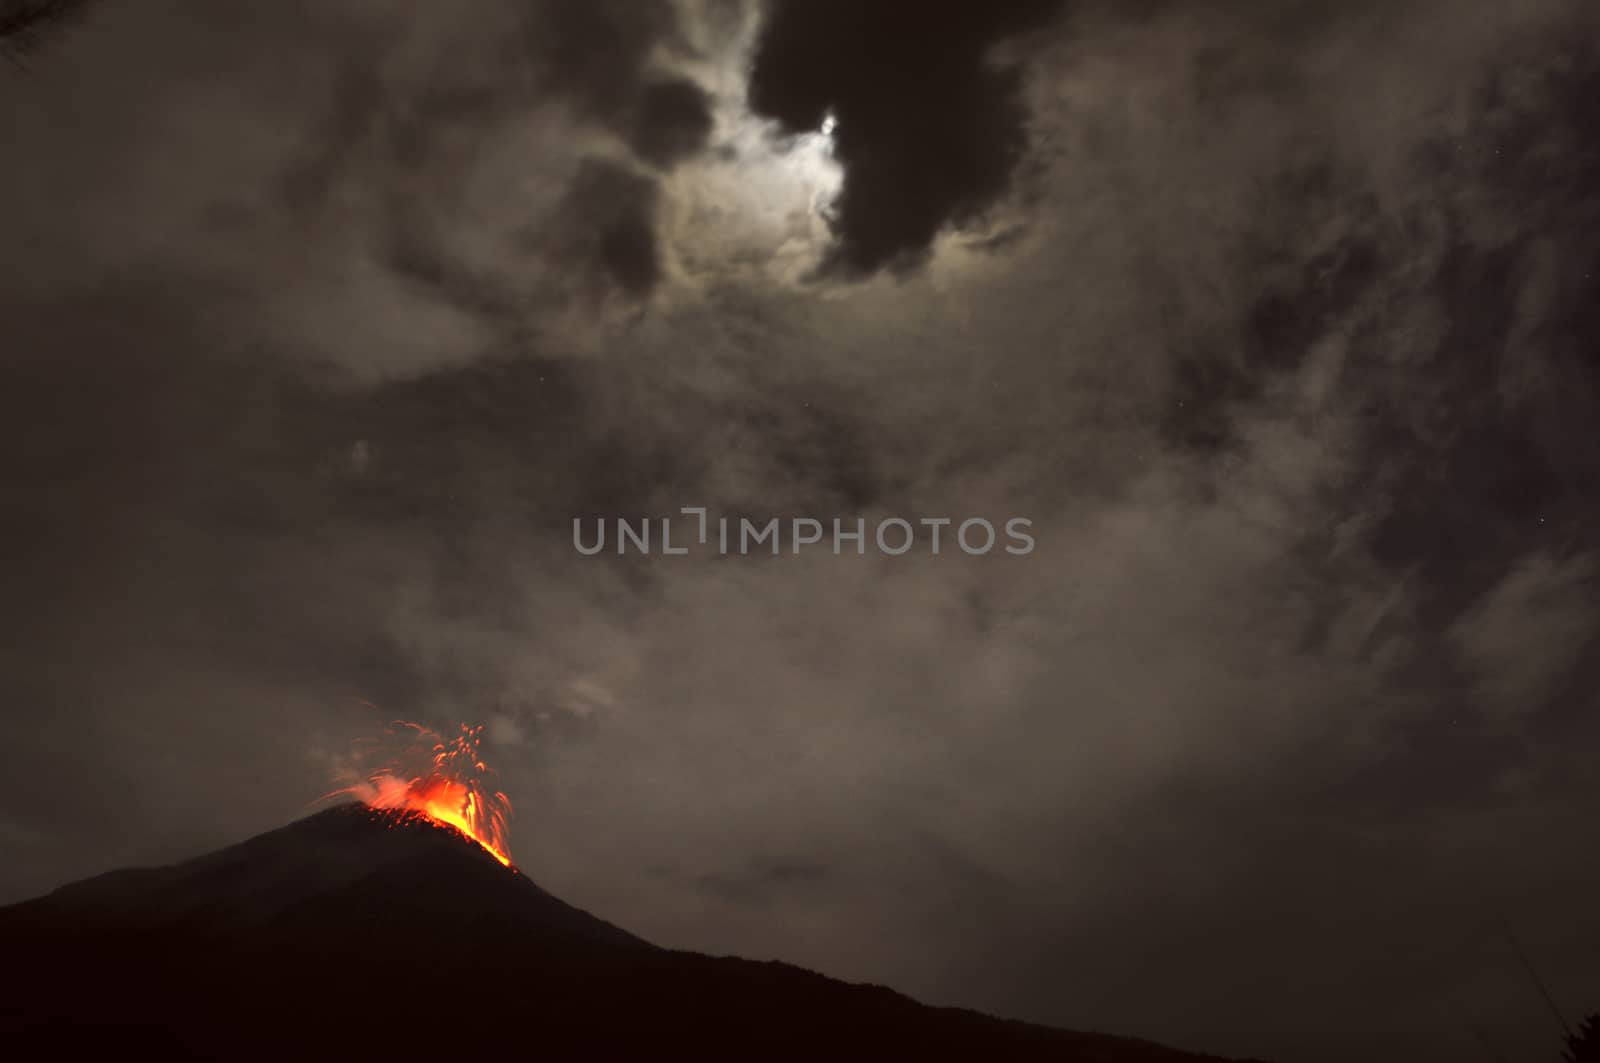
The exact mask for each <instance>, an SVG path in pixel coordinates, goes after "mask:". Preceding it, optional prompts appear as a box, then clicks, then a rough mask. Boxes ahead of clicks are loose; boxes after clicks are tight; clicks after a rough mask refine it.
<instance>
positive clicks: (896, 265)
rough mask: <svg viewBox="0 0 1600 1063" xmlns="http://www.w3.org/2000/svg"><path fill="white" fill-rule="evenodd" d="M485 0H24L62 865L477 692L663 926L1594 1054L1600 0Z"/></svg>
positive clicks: (2, 111)
mask: <svg viewBox="0 0 1600 1063" xmlns="http://www.w3.org/2000/svg"><path fill="white" fill-rule="evenodd" d="M448 7H449V9H448V10H446V9H445V6H444V5H421V4H416V3H406V2H403V0H342V2H338V3H321V2H318V3H313V2H310V0H304V2H299V0H297V2H290V3H281V4H273V5H262V4H250V3H246V2H244V0H211V2H205V3H202V2H200V0H148V2H146V3H140V4H135V3H132V2H131V0H96V2H82V0H76V2H68V3H43V2H41V0H0V145H3V148H4V158H5V164H4V165H3V166H0V321H3V322H4V325H5V329H4V333H3V335H4V341H3V345H0V358H3V364H4V378H3V381H0V417H3V418H4V420H5V423H6V424H7V425H8V426H9V428H10V432H11V439H12V441H13V442H12V445H11V446H10V447H9V448H7V450H6V452H5V454H6V458H5V461H6V463H7V464H6V466H5V468H4V470H3V471H4V472H5V474H6V475H5V482H6V483H7V484H8V485H9V492H8V498H7V502H6V505H5V519H4V520H0V566H3V572H0V576H3V580H4V587H5V588H6V593H5V595H4V596H3V599H0V601H3V604H0V609H3V610H4V611H5V617H6V631H7V633H8V637H7V638H6V639H5V640H4V643H3V645H4V654H5V656H4V662H3V666H0V683H3V684H4V685H3V686H0V700H3V702H4V704H5V705H6V706H7V709H6V712H7V717H6V718H7V721H8V723H9V724H10V728H9V730H10V733H11V735H12V745H11V750H12V752H11V754H10V756H9V760H8V764H7V769H8V770H6V771H4V772H3V773H0V852H3V853H4V854H5V859H4V860H3V861H0V905H5V904H9V903H13V902H16V901H21V900H23V899H25V898H29V897H34V896H37V895H40V894H43V893H46V892H47V891H49V890H51V889H53V888H54V887H56V886H59V885H61V884H63V883H68V882H73V881H76V880H80V879H83V878H85V877H88V876H91V875H94V874H97V873H100V872H104V871H109V870H112V869H116V868H123V867H130V866H147V865H159V864H165V863H171V862H174V861H178V860H181V859H187V858H190V857H193V856H195V855H197V854H200V853H204V852H208V851H211V850H214V849H217V848H219V847H221V846H224V845H227V844H232V843H233V842H236V841H238V840H240V839H242V838H246V837H250V836H253V835H256V834H259V833H262V832H264V831H268V830H271V829H273V828H276V827H279V826H281V825H283V824H285V823H289V822H291V821H294V820H297V819H299V818H300V817H301V816H302V815H304V814H305V813H306V812H308V811H310V810H312V809H313V808H314V807H315V804H314V803H315V801H316V800H317V799H318V798H319V797H320V796H322V795H324V794H326V793H328V792H329V791H330V790H331V789H333V788H335V787H336V786H344V785H348V784H349V781H350V780H351V779H352V778H354V779H358V780H359V779H360V778H362V777H364V775H365V774H366V773H367V772H368V771H369V770H370V768H371V767H372V764H371V763H370V762H369V761H370V758H371V757H372V755H373V749H374V746H373V743H374V741H375V740H376V739H378V738H379V737H380V736H381V735H382V733H383V730H384V728H385V727H386V726H387V725H389V723H390V721H394V720H406V721H414V722H416V723H418V724H420V725H426V727H428V728H431V729H433V730H436V731H438V732H439V733H441V734H453V733H455V730H456V729H457V728H458V727H459V726H460V725H463V724H465V725H469V726H478V725H481V726H482V728H483V731H482V732H481V743H482V754H483V759H484V761H485V763H486V764H487V765H489V766H491V767H492V770H493V777H492V785H489V783H487V782H485V786H486V787H487V788H486V789H484V790H483V791H482V793H483V794H492V791H493V790H495V789H499V790H503V792H504V794H505V795H507V796H508V798H509V803H510V805H511V807H512V808H513V810H514V811H513V814H512V815H511V816H510V818H509V820H508V823H507V830H508V833H509V848H510V851H511V852H512V853H513V854H514V855H515V857H516V859H517V862H518V863H519V864H522V865H525V866H526V867H527V869H528V871H529V874H530V875H531V877H533V878H534V879H535V880H536V881H538V882H539V883H540V884H541V886H543V887H544V888H546V889H548V890H550V892H552V893H553V894H555V895H556V896H559V897H561V898H563V899H564V900H566V901H568V902H570V903H572V904H574V905H577V906H579V907H581V908H583V909H585V910H588V911H593V912H597V913H601V914H602V915H603V916H604V917H605V918H607V919H612V920H615V921H616V922H617V924H618V925H621V926H625V927H627V928H629V929H630V930H632V931H634V932H636V933H638V934H639V935H640V936H641V937H643V938H645V939H647V940H650V941H653V942H657V943H659V944H662V945H664V946H668V947H675V948H683V949H689V950H695V951H699V952H706V953H713V954H716V953H728V954H736V955H740V956H745V957H748V958H754V959H766V958H771V959H779V960H782V961H784V962H787V963H792V964H795V965H797V966H800V967H804V968H807V969H810V970H815V971H817V972H820V973H822V974H824V975H827V976H829V977H833V978H838V979H843V980H847V981H852V982H873V983H881V984H886V985H890V986H893V987H895V988H896V989H897V990H900V991H903V992H905V993H907V994H909V995H911V996H913V997H915V998H916V999H918V1000H921V1001H925V1002H928V1003H931V1004H936V1005H949V1006H959V1007H964V1008H972V1009H976V1010H980V1011H983V1012H986V1013H990V1014H994V1015H998V1016H1002V1017H1005V1018H1013V1019H1019V1020H1026V1021H1028V1022H1034V1023H1041V1024H1047V1025H1051V1026H1057V1027H1062V1028H1066V1029H1074V1030H1104V1031H1109V1032H1114V1033H1117V1034H1126V1035H1129V1036H1136V1037H1141V1038H1149V1039H1151V1040H1153V1041H1158V1042H1161V1043H1165V1044H1173V1045H1179V1046H1182V1047H1184V1048H1187V1049H1192V1050H1195V1051H1205V1052H1210V1053H1215V1054H1218V1055H1223V1056H1233V1057H1259V1058H1270V1059H1274V1060H1278V1061H1281V1063H1334V1061H1341V1060H1350V1059H1363V1060H1372V1061H1375V1063H1384V1061H1387V1060H1396V1061H1400V1060H1403V1061H1405V1063H1429V1061H1434V1060H1437V1061H1441V1063H1442V1061H1445V1060H1456V1059H1460V1058H1474V1057H1485V1058H1486V1057H1487V1056H1490V1055H1495V1054H1498V1055H1501V1056H1504V1057H1505V1058H1506V1059H1508V1060H1513V1061H1516V1063H1521V1061H1523V1060H1528V1061H1536V1060H1551V1061H1554V1060H1556V1059H1559V1057H1560V1053H1561V1031H1560V1029H1559V1024H1558V1022H1557V1019H1556V1014H1557V1013H1558V1014H1559V1015H1560V1016H1562V1021H1565V1022H1567V1023H1569V1024H1571V1025H1573V1026H1576V1024H1577V1023H1578V1022H1579V1021H1580V1020H1581V1019H1582V1017H1583V1016H1585V1015H1589V1014H1593V1013H1595V1012H1596V1011H1597V1010H1600V905H1597V904H1596V902H1595V898H1596V897H1600V855H1597V853H1600V850H1597V849H1596V846H1595V845H1594V844H1593V841H1592V838H1593V835H1594V833H1595V824H1596V823H1597V822H1600V771H1597V769H1596V767H1595V764H1596V758H1595V753H1596V751H1597V749H1600V713H1597V712H1596V708H1597V699H1600V593H1597V592H1600V519H1597V518H1600V502H1597V499H1600V442H1597V441H1596V436H1595V426H1596V425H1597V424H1600V313H1597V311H1596V307H1597V305H1600V261H1597V259H1600V92H1597V90H1600V35H1597V33H1596V31H1597V30H1600V22H1597V19H1600V12H1597V11H1595V10H1594V9H1593V8H1594V5H1592V4H1587V3H1584V2H1582V0H1529V2H1526V3H1520V4H1515V5H1511V4H1499V3H1491V2H1489V0H1465V2H1464V0H1406V2H1405V3H1398V4H1396V3H1380V2H1378V0H1352V2H1347V3H1337V4H1336V3H1333V2H1331V0H1319V2H1311V0H1146V2H1141V3H1136V4H1130V3H1118V2H1115V0H1003V2H989V3H957V2H946V0H928V2H922V3H915V2H912V0H855V2H847V0H672V2H665V0H661V2H658V0H583V2H576V0H574V2H568V0H464V2H462V3H460V4H455V5H448ZM40 13H43V14H45V15H47V16H49V17H48V18H45V19H44V20H42V21H34V22H31V23H29V22H28V21H27V19H28V18H29V17H31V16H33V15H38V14H40ZM700 509H703V510H704V516H705V519H706V521H707V523H706V524H705V525H704V527H705V528H706V529H707V534H706V538H705V541H704V542H701V541H700V539H699V536H698V530H699V525H698V518H697V517H696V516H695V515H694V513H693V512H690V513H686V512H685V510H690V511H694V510H700ZM719 519H725V520H727V521H728V522H729V524H728V526H729V527H730V528H731V529H732V534H733V539H732V540H731V541H732V542H733V543H734V544H735V547H734V548H732V549H728V548H724V547H719V545H718V527H719V525H718V523H717V522H718V520H719ZM663 520H670V521H672V522H673V523H672V526H671V531H670V535H671V538H670V540H664V539H663V538H662V537H661V528H662V525H661V523H660V522H661V521H663ZM835 520H838V521H840V522H841V525H840V527H841V529H842V530H843V531H844V532H846V533H848V532H850V531H853V530H855V529H856V528H857V525H856V522H857V521H858V520H859V521H860V522H861V524H860V526H859V527H860V532H861V534H862V536H863V538H862V539H861V540H860V541H859V542H860V548H859V549H858V547H857V541H856V540H851V539H848V538H847V539H846V540H845V541H844V542H843V543H842V544H841V543H838V542H837V541H836V540H835V539H834V535H835V529H834V526H833V521H835ZM772 521H776V522H777V524H776V525H775V527H776V528H778V534H779V538H778V539H777V540H765V539H760V540H757V542H756V545H755V546H754V547H753V548H746V547H747V546H748V544H747V543H746V542H745V541H743V540H741V539H740V538H739V535H740V532H741V530H742V528H743V526H744V523H742V522H745V523H748V525H749V526H750V527H752V528H757V529H760V528H765V527H766V526H767V525H768V522H772ZM1015 521H1025V522H1026V523H1025V524H1014V523H1012V522H1015ZM575 522H576V525H575ZM642 522H649V524H648V526H649V527H650V528H651V532H652V535H653V538H652V539H651V540H650V543H649V548H648V549H637V548H627V547H628V542H627V540H625V539H624V538H623V536H622V535H621V533H620V529H621V528H624V527H626V528H629V529H638V528H640V527H644V526H645V525H644V524H643V523H642ZM807 522H810V523H807ZM941 522H948V523H941ZM813 523H814V525H815V528H814V529H813ZM902 525H903V530H902ZM575 527H576V529H577V530H575ZM596 527H604V528H606V529H607V530H608V531H609V533H610V538H609V539H608V540H607V542H606V545H605V548H604V549H602V550H600V551H598V552H590V551H588V550H586V549H584V548H583V545H582V544H583V543H584V542H587V541H588V540H586V539H583V538H582V536H583V535H592V534H593V531H594V529H595V528H596ZM985 527H987V528H988V530H989V532H990V533H992V535H993V540H992V545H990V546H987V547H986V548H984V549H981V550H980V549H976V548H974V547H975V544H981V543H982V542H983V541H984V529H985ZM885 529H887V531H885ZM813 530H815V532H816V535H817V538H816V539H812V538H810V536H811V534H812V532H813ZM935 531H937V532H938V533H939V534H940V535H942V536H943V539H942V540H941V542H942V546H941V548H940V549H939V550H938V551H937V552H935V550H934V548H933V543H932V533H934V532H935ZM580 532H581V535H580V534H579V533H580ZM1019 532H1020V533H1024V534H1025V535H1026V537H1027V548H1026V549H1023V548H1022V546H1021V544H1022V541H1023V540H1022V539H1021V538H1018V537H1017V536H1018V533H1019ZM907 533H909V535H910V538H909V539H907V540H906V544H905V549H904V550H901V549H900V548H899V546H900V539H901V538H904V537H905V536H906V534H907ZM883 535H887V538H883V537H881V536H883ZM575 536H577V538H575ZM619 540H620V541H622V543H623V546H624V548H625V549H624V551H623V552H622V553H618V552H617V548H618V542H619ZM668 543H670V544H671V547H672V548H670V549H669V548H667V545H668ZM683 544H687V545H688V547H689V549H688V552H687V553H678V548H679V547H680V546H681V545H683ZM774 544H776V548H775V547H774ZM797 544H798V545H797ZM836 547H837V549H836ZM1008 547H1010V548H1011V549H1009V550H1008V549H1007V548H1008ZM486 772H487V769H486ZM485 779H488V775H487V774H485ZM479 781H482V780H479ZM1530 969H1531V971H1532V972H1533V973H1531V974H1530ZM1541 983H1542V985H1543V987H1544V988H1543V989H1542V990H1541V988H1540V984H1541Z"/></svg>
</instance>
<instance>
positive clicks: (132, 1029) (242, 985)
mask: <svg viewBox="0 0 1600 1063" xmlns="http://www.w3.org/2000/svg"><path fill="white" fill-rule="evenodd" d="M0 957H3V959H4V963H5V967H6V969H7V972H8V975H7V978H6V980H7V981H8V982H10V983H11V986H10V988H9V989H8V990H7V991H6V992H5V993H4V994H3V995H0V1035H3V1037H4V1041H0V1043H5V1044H7V1045H8V1046H16V1045H22V1044H29V1045H34V1046H37V1047H38V1048H39V1049H41V1050H43V1051H44V1052H48V1053H49V1055H50V1056H51V1057H52V1058H77V1057H79V1056H81V1055H83V1054H84V1053H85V1052H87V1051H117V1052H119V1053H126V1052H129V1051H135V1052H143V1051H155V1052H159V1053H160V1055H161V1057H162V1058H165V1059H172V1058H193V1059H218V1058H264V1057H273V1058H294V1059H306V1058H342V1059H353V1058H357V1054H360V1055H364V1056H366V1057H367V1058H382V1057H383V1055H384V1054H389V1053H393V1054H397V1055H398V1056H399V1057H400V1058H423V1057H424V1056H428V1055H434V1056H436V1057H437V1056H438V1055H442V1054H448V1057H449V1058H474V1057H478V1058H501V1057H504V1058H513V1057H515V1058H531V1057H534V1056H538V1057H541V1058H545V1059H557V1060H566V1059H607V1060H610V1059H741V1060H757V1059H807V1060H815V1059H918V1060H925V1059H930V1058H937V1059H947V1058H957V1059H963V1058H964V1059H974V1060H1071V1061H1103V1063H1183V1061H1198V1060H1202V1059H1205V1058H1212V1057H1202V1056H1196V1055H1190V1054H1187V1053H1183V1052H1178V1051H1174V1050H1171V1049H1167V1048H1163V1047H1161V1046H1158V1045H1154V1044H1150V1043H1148V1042H1143V1041H1136V1040H1129V1039H1123V1038H1116V1037H1109V1036H1103V1035H1098V1034H1083V1033H1072V1032H1068V1031H1063V1030H1055V1029H1050V1028H1047V1027H1041V1026H1034V1025H1029V1024H1025V1023H1018V1022H1009V1021H1003V1020H1000V1019H994V1018H990V1017H987V1016H984V1015H980V1014H977V1013H975V1012H970V1011H963V1010H957V1009H950V1008H933V1007H926V1006H924V1005H921V1004H918V1003H917V1002H915V1001H913V1000H911V999H909V998H907V997H905V996H902V995H900V994H898V993H895V992H893V991H891V990H889V989H885V988H882V987H879V986H868V985H852V984H847V983H844V982H839V981H835V980H833V979H830V978H825V977H823V976H821V975H818V974H814V973H812V972H809V971H805V970H802V969H800V968H797V967H791V966H788V965H786V964H782V963H772V962H753V961H749V960H741V959H734V958H728V957H711V956H704V955H699V954H696V953H690V952H680V951H674V950H670V949H664V948H659V947H657V946H654V945H652V944H650V943H648V942H646V941H643V940H641V939H640V938H637V937H635V936H633V935H632V934H629V933H627V932H626V931H624V930H621V929H619V928H617V927H615V926H613V925H611V924H610V923H607V922H605V921H604V920H602V919H598V918H596V917H595V916H592V915H590V914H588V913H586V912H583V911H580V910H579V909H577V908H574V907H572V906H571V905H568V904H566V903H564V902H563V901H561V900H559V899H557V898H556V897H553V896H551V895H550V894H549V893H546V892H545V891H544V890H541V889H540V888H539V887H538V886H536V885H535V884H534V883H533V882H532V881H530V880H529V879H528V877H527V876H526V875H524V874H522V873H521V872H519V871H517V870H515V869H510V868H507V867H504V866H502V865H501V863H500V862H499V861H498V859H497V858H496V857H495V855H494V854H493V853H491V852H489V851H487V850H485V849H484V848H483V847H481V846H480V845H478V844H477V843H476V842H474V841H472V840H470V839H469V838H467V837H465V836H464V835H462V834H460V833H459V832H457V831H455V830H454V829H452V828H450V827H448V826H441V825H439V824H437V823H433V822H430V821H427V820H425V819H419V818H414V817H413V818H407V817H397V816H394V815H390V814H385V813H379V812H375V811H374V810H372V809H370V808H368V807H366V806H364V805H361V804H352V805H343V806H339V807H336V808H331V809H328V810H327V811H324V812H321V813H318V814H316V815H313V816H310V817H309V818H307V819H303V820H301V821H299V822H297V823H294V824H291V825H289V826H287V827H284V828H281V829H279V830H275V831H272V832H269V833H267V834H263V835H260V836H258V837H256V838H253V839H251V840H249V841H246V842H243V843H241V844H239V845H235V846H232V847H230V848H227V849H223V850H220V851H218V852H215V853H212V854H210V855H207V856H203V857H200V858H198V859H195V860H191V861H188V862H186V863H181V864H176V865H173V866H170V867H161V868H146V869H135V870H126V871H116V872H112V873H110V874H106V875H101V876H99V877H97V878H92V879H87V880H85V881H83V882H79V883H75V884H73V885H69V886H64V887H62V888H61V889H58V890H56V891H55V892H53V893H51V894H48V895H46V896H43V897H39V898H37V899H34V900H31V901H25V902H23V903H21V904H17V905H12V906H10V907H8V908H0Z"/></svg>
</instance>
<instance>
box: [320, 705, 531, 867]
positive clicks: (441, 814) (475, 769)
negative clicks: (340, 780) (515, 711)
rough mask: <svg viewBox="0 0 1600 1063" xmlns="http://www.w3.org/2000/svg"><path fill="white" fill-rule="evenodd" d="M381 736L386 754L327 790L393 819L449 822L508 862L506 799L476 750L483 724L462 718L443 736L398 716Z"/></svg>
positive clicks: (508, 806)
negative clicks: (354, 778)
mask: <svg viewBox="0 0 1600 1063" xmlns="http://www.w3.org/2000/svg"><path fill="white" fill-rule="evenodd" d="M396 728H398V730H397V729H396ZM385 736H386V741H385V742H383V743H379V745H378V750H377V751H379V752H382V753H384V754H385V755H386V757H387V759H386V760H385V761H384V763H383V764H382V766H380V767H378V768H377V769H375V770H373V771H370V772H368V773H367V774H366V777H365V778H364V779H362V780H361V781H359V782H356V783H354V784H352V785H350V786H345V787H341V788H340V789H338V790H335V791H334V792H333V793H332V794H329V795H328V796H329V797H332V796H335V795H340V794H349V795H350V796H352V797H354V798H356V799H357V800H360V801H362V802H363V803H365V804H366V805H367V806H368V807H369V808H372V809H374V810H377V811H379V812H383V813H386V814H390V815H393V816H395V817H396V818H397V819H402V820H404V819H412V818H416V819H425V820H427V821H429V822H430V823H435V824H438V825H440V826H444V827H450V828H452V829H454V830H457V831H460V832H461V833H462V834H464V835H466V836H467V837H468V838H470V839H472V840H473V841H475V842H477V843H478V844H479V845H481V846H483V848H484V849H485V850H486V851H487V852H488V853H489V855H491V856H493V857H494V858H495V859H496V860H498V861H500V863H502V864H504V865H505V866H506V867H511V866H512V864H511V847H510V844H509V841H508V835H509V832H508V829H507V823H508V822H509V820H510V818H511V800H510V798H508V797H506V795H505V794H504V793H502V792H501V791H499V790H496V789H493V787H492V780H493V777H494V772H493V770H492V769H490V768H489V767H488V766H487V765H486V764H484V762H483V756H482V754H481V746H482V744H483V728H482V727H481V726H479V727H472V726H469V725H467V724H462V725H461V733H460V734H459V735H457V736H456V737H455V738H454V739H451V740H448V741H447V740H446V739H444V738H443V737H441V736H440V735H438V734H437V733H435V732H434V731H431V730H429V729H428V728H426V727H423V726H422V725H421V724H415V723H406V722H404V721H401V722H398V723H396V724H395V725H394V727H393V728H390V729H389V730H388V731H386V732H385Z"/></svg>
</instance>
